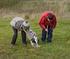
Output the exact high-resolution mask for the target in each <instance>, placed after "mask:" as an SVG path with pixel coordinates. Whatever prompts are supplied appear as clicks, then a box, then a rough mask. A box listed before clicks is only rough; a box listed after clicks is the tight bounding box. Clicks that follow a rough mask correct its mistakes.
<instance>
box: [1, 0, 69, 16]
mask: <svg viewBox="0 0 70 59" xmlns="http://www.w3.org/2000/svg"><path fill="white" fill-rule="evenodd" d="M47 10H50V11H51V10H52V11H53V12H54V13H55V14H56V15H57V16H58V17H70V0H0V16H10V15H11V16H13V15H14V16H15V15H22V16H24V15H25V14H29V15H31V16H32V15H33V17H34V15H36V16H37V15H40V13H42V12H44V11H47Z"/></svg>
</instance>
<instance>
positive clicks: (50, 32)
mask: <svg viewBox="0 0 70 59" xmlns="http://www.w3.org/2000/svg"><path fill="white" fill-rule="evenodd" d="M46 35H48V37H47V42H51V41H52V36H53V29H52V28H50V27H48V32H46V31H45V30H44V29H43V30H42V41H43V42H45V41H46Z"/></svg>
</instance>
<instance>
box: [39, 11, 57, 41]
mask: <svg viewBox="0 0 70 59" xmlns="http://www.w3.org/2000/svg"><path fill="white" fill-rule="evenodd" d="M56 23H57V21H56V16H55V15H54V14H53V13H52V12H49V11H46V12H44V13H43V14H42V16H41V18H40V20H39V25H40V27H41V28H42V38H41V39H42V41H43V42H46V35H47V34H48V37H47V42H52V36H53V29H54V28H55V27H56Z"/></svg>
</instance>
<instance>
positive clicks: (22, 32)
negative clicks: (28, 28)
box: [21, 31, 27, 44]
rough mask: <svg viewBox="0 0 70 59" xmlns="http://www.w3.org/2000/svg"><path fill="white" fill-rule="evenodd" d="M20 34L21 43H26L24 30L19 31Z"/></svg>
mask: <svg viewBox="0 0 70 59" xmlns="http://www.w3.org/2000/svg"><path fill="white" fill-rule="evenodd" d="M21 36H22V43H23V44H27V42H26V33H25V31H21Z"/></svg>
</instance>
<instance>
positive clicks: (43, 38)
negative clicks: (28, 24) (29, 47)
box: [42, 30, 47, 42]
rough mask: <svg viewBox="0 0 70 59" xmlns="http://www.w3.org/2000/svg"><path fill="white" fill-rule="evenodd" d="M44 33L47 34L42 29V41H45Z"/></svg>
mask: <svg viewBox="0 0 70 59" xmlns="http://www.w3.org/2000/svg"><path fill="white" fill-rule="evenodd" d="M46 34H47V32H46V31H45V30H42V41H43V42H45V41H46Z"/></svg>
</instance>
